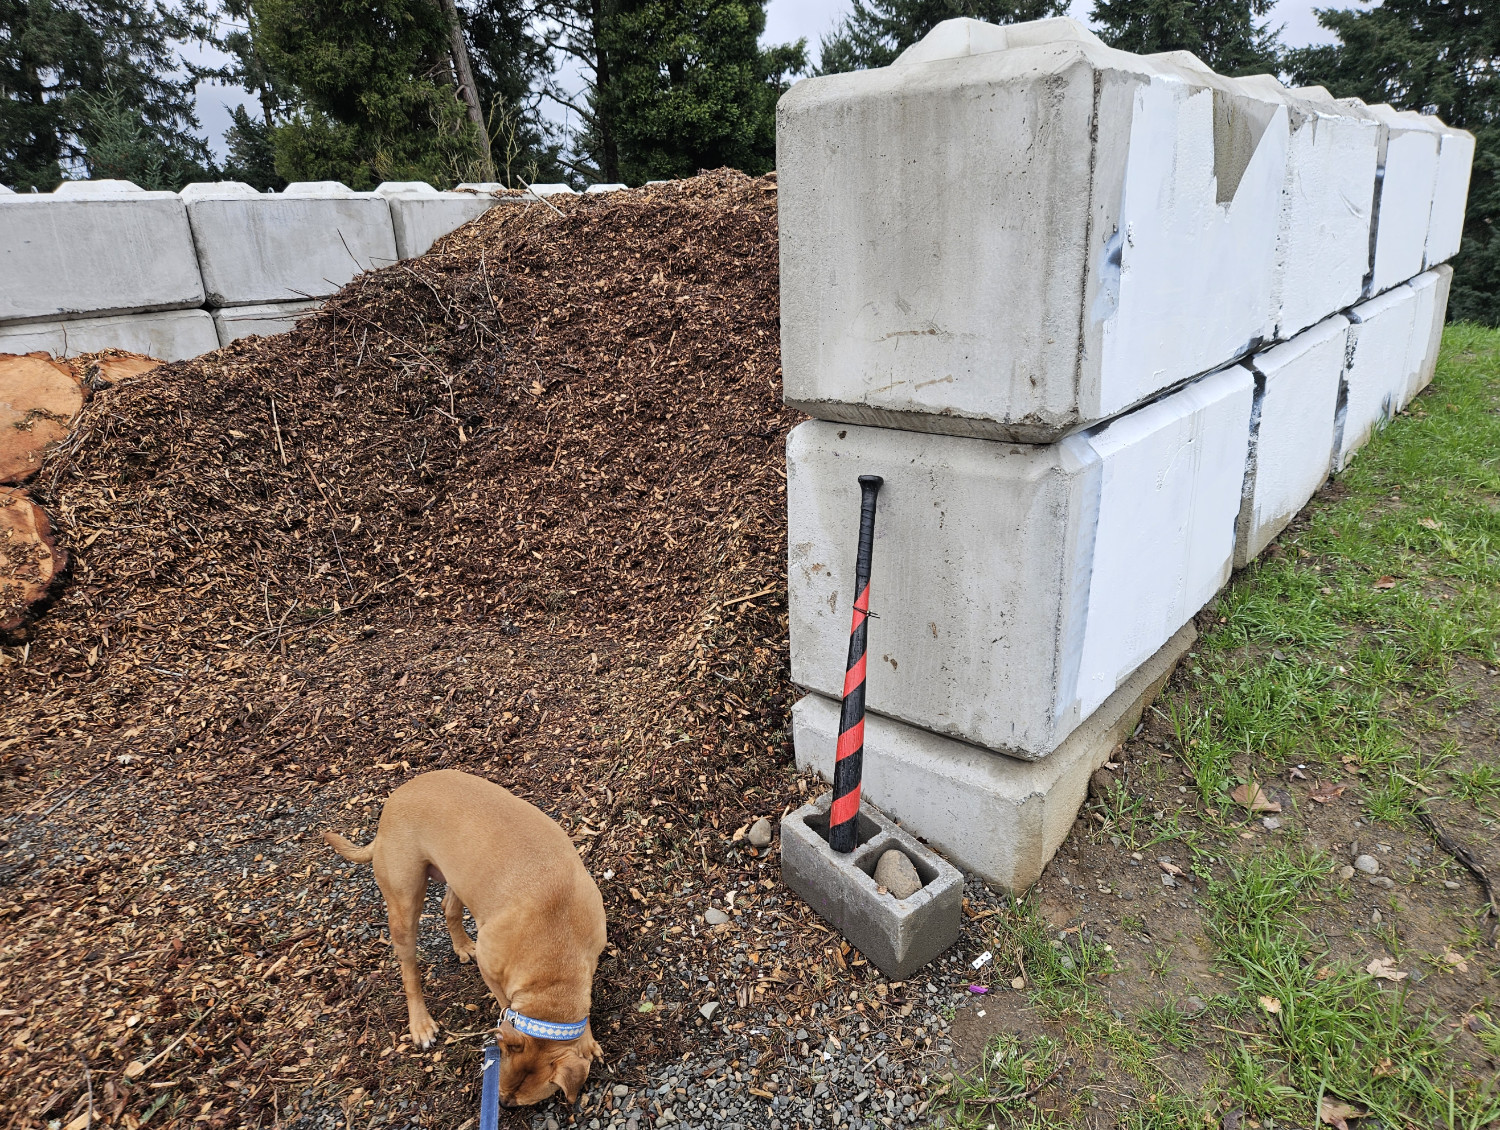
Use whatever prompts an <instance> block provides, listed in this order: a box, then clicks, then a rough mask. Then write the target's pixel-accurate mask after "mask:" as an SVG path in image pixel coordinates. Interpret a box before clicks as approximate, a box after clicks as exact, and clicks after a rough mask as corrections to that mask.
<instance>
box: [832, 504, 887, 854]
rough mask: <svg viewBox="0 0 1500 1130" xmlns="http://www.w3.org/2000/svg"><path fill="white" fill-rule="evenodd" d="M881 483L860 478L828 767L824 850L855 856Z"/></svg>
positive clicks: (863, 753) (863, 750) (862, 767)
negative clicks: (835, 731)
mask: <svg viewBox="0 0 1500 1130" xmlns="http://www.w3.org/2000/svg"><path fill="white" fill-rule="evenodd" d="M884 481H885V480H884V479H882V478H881V477H880V476H879V475H861V476H860V477H859V550H858V552H857V553H856V554H855V557H854V623H853V625H852V626H851V627H850V629H849V662H848V664H847V666H846V667H845V670H844V702H843V707H842V709H841V710H840V711H839V744H838V751H837V753H835V755H834V762H833V808H832V810H831V811H830V813H829V817H828V844H829V846H830V847H832V848H833V850H834V851H838V852H851V851H853V850H854V847H855V832H856V830H857V821H856V817H857V816H858V815H859V783H860V778H861V776H862V775H863V772H864V755H865V635H866V633H867V631H868V622H869V618H870V555H871V553H872V552H873V550H874V548H875V496H876V495H878V494H879V493H880V484H881V483H883V482H884Z"/></svg>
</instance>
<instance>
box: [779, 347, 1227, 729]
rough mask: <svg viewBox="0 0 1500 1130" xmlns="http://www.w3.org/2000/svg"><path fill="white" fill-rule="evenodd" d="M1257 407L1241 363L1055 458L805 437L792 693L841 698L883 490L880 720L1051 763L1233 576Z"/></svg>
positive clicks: (801, 437) (887, 433) (796, 522)
mask: <svg viewBox="0 0 1500 1130" xmlns="http://www.w3.org/2000/svg"><path fill="white" fill-rule="evenodd" d="M1252 393H1253V381H1252V379H1251V376H1250V374H1249V372H1247V371H1246V370H1245V369H1243V368H1240V367H1234V368H1231V369H1229V370H1226V371H1223V372H1220V373H1216V374H1213V375H1211V376H1209V377H1206V378H1204V379H1203V380H1201V381H1198V382H1195V383H1194V384H1192V385H1190V386H1188V387H1187V388H1185V389H1182V390H1180V391H1179V392H1176V393H1173V394H1172V395H1170V396H1168V397H1165V398H1164V399H1162V400H1160V401H1158V402H1156V403H1154V404H1151V405H1148V406H1147V407H1145V408H1142V409H1140V410H1138V411H1136V412H1133V413H1131V414H1129V415H1127V416H1124V417H1121V418H1120V419H1118V420H1116V421H1114V422H1112V423H1110V424H1108V425H1105V426H1103V427H1101V428H1099V429H1096V430H1095V431H1094V432H1093V433H1088V434H1078V435H1074V436H1070V437H1068V438H1067V439H1064V440H1063V441H1061V442H1060V443H1057V444H1052V445H1017V444H1009V443H998V442H992V441H984V440H975V439H965V438H956V437H948V436H938V435H933V434H927V433H917V432H902V431H895V430H891V429H882V428H865V427H857V426H846V425H839V424H835V423H827V422H822V421H814V422H810V423H806V424H802V425H800V426H799V427H797V428H796V429H794V430H793V431H792V433H791V435H790V436H789V437H788V440H787V515H788V554H789V561H788V575H789V586H790V596H791V651H792V679H793V681H795V682H797V683H800V684H802V685H803V686H806V687H808V688H810V689H812V690H815V691H818V692H820V693H822V694H825V695H828V696H830V697H837V696H838V695H839V694H840V692H841V691H842V688H843V678H844V659H845V655H846V651H847V647H848V631H849V614H850V602H851V601H852V599H853V592H852V588H853V580H852V568H853V562H854V542H855V538H856V535H857V532H858V520H857V519H858V513H859V507H858V501H859V488H858V485H857V483H856V478H857V476H858V475H861V474H878V475H882V476H884V478H885V486H884V487H883V488H882V491H881V497H880V512H879V519H878V521H877V523H876V542H875V556H874V571H873V574H872V582H871V583H872V597H871V606H872V607H873V608H874V610H875V611H876V613H878V618H877V619H874V620H872V621H871V628H870V643H869V657H870V658H869V665H868V675H867V680H868V682H867V688H868V691H867V693H868V702H869V707H870V709H871V710H875V711H878V712H880V713H882V714H886V715H889V716H891V717H894V718H898V719H901V720H902V721H905V722H909V723H911V724H913V725H917V726H921V727H923V728H925V729H928V730H931V731H933V732H934V733H939V734H943V735H946V736H948V737H953V738H957V739H960V740H963V741H968V742H973V743H975V744H977V745H982V746H985V747H987V748H989V749H992V750H999V751H1002V752H1006V753H1010V754H1012V755H1014V756H1016V757H1020V758H1024V759H1031V758H1037V757H1042V756H1044V755H1046V754H1048V753H1049V752H1051V751H1052V750H1053V749H1055V748H1056V747H1057V745H1058V744H1059V743H1060V742H1061V741H1062V740H1063V739H1064V738H1065V737H1067V735H1068V734H1069V733H1070V732H1071V731H1072V730H1073V729H1074V728H1075V727H1076V726H1077V725H1078V723H1079V722H1080V721H1081V720H1082V719H1084V718H1086V717H1088V716H1089V715H1090V714H1091V713H1092V712H1093V711H1094V710H1095V709H1096V708H1097V707H1098V706H1099V704H1100V703H1102V702H1103V701H1104V700H1105V699H1106V698H1108V697H1109V695H1110V694H1112V693H1113V692H1114V690H1115V689H1116V687H1117V686H1118V685H1119V684H1120V682H1121V680H1123V679H1125V678H1127V677H1129V675H1130V673H1131V672H1133V671H1134V670H1135V669H1136V668H1137V667H1139V666H1140V665H1141V663H1143V662H1144V661H1145V660H1146V659H1147V658H1148V657H1149V656H1150V655H1152V654H1153V653H1154V652H1155V651H1156V650H1157V649H1158V648H1160V647H1161V646H1162V644H1163V643H1165V642H1166V640H1167V639H1169V638H1170V637H1171V636H1172V634H1173V633H1174V632H1176V631H1177V630H1178V629H1179V628H1181V627H1182V625H1183V624H1185V623H1187V621H1188V620H1189V619H1190V618H1191V617H1192V615H1193V614H1194V613H1195V612H1197V611H1198V609H1199V608H1200V607H1202V605H1203V604H1204V603H1206V602H1207V601H1208V600H1209V599H1210V598H1211V597H1212V596H1213V595H1214V593H1215V592H1216V591H1217V590H1218V588H1219V587H1220V586H1221V585H1222V584H1223V583H1224V581H1225V580H1227V579H1228V576H1229V569H1230V562H1231V557H1232V553H1233V549H1234V525H1235V519H1236V516H1237V515H1238V513H1239V509H1240V492H1241V485H1242V481H1243V477H1244V468H1245V452H1246V445H1247V442H1248V435H1249V424H1250V408H1251V400H1252Z"/></svg>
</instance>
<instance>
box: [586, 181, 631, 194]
mask: <svg viewBox="0 0 1500 1130" xmlns="http://www.w3.org/2000/svg"><path fill="white" fill-rule="evenodd" d="M629 187H630V186H629V185H628V184H620V183H619V182H617V181H611V182H610V183H608V184H591V185H589V186H588V187H587V188H586V189H584V190H583V193H584V195H585V196H598V195H600V194H601V193H605V192H619V191H620V190H621V189H622V188H629Z"/></svg>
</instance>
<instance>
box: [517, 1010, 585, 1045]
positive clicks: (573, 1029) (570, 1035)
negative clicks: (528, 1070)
mask: <svg viewBox="0 0 1500 1130" xmlns="http://www.w3.org/2000/svg"><path fill="white" fill-rule="evenodd" d="M507 1020H509V1021H510V1022H511V1024H513V1025H514V1026H515V1029H516V1031H517V1032H520V1033H521V1034H523V1035H526V1036H534V1037H536V1038H537V1039H538V1040H576V1039H578V1037H579V1036H581V1035H583V1030H584V1029H585V1028H586V1027H588V1023H589V1018H588V1017H587V1016H585V1017H584V1018H583V1019H582V1020H580V1021H578V1023H576V1024H554V1023H553V1022H552V1021H550V1020H536V1019H533V1018H532V1017H530V1016H522V1015H521V1014H520V1013H519V1012H517V1011H516V1010H515V1009H513V1008H507V1009H506V1010H505V1012H504V1014H503V1015H502V1016H501V1017H500V1023H501V1024H504V1023H505V1022H506V1021H507Z"/></svg>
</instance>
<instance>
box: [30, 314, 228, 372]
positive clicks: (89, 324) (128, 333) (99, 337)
mask: <svg viewBox="0 0 1500 1130" xmlns="http://www.w3.org/2000/svg"><path fill="white" fill-rule="evenodd" d="M218 348H219V335H218V334H217V333H215V332H214V321H213V319H212V318H211V317H209V314H208V311H206V310H163V311H159V312H157V313H151V314H119V315H114V316H111V317H107V318H73V319H70V320H68V321H65V322H31V323H27V324H25V325H9V326H0V353H30V352H32V351H33V350H42V351H44V352H47V353H50V354H52V355H53V356H54V357H72V356H74V355H76V354H79V353H94V352H97V351H98V350H101V349H126V350H129V351H130V352H131V353H144V354H145V355H146V356H148V357H157V358H160V359H161V360H163V361H182V360H185V359H186V358H188V357H197V356H198V355H199V354H201V353H210V352H212V351H213V350H215V349H218Z"/></svg>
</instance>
